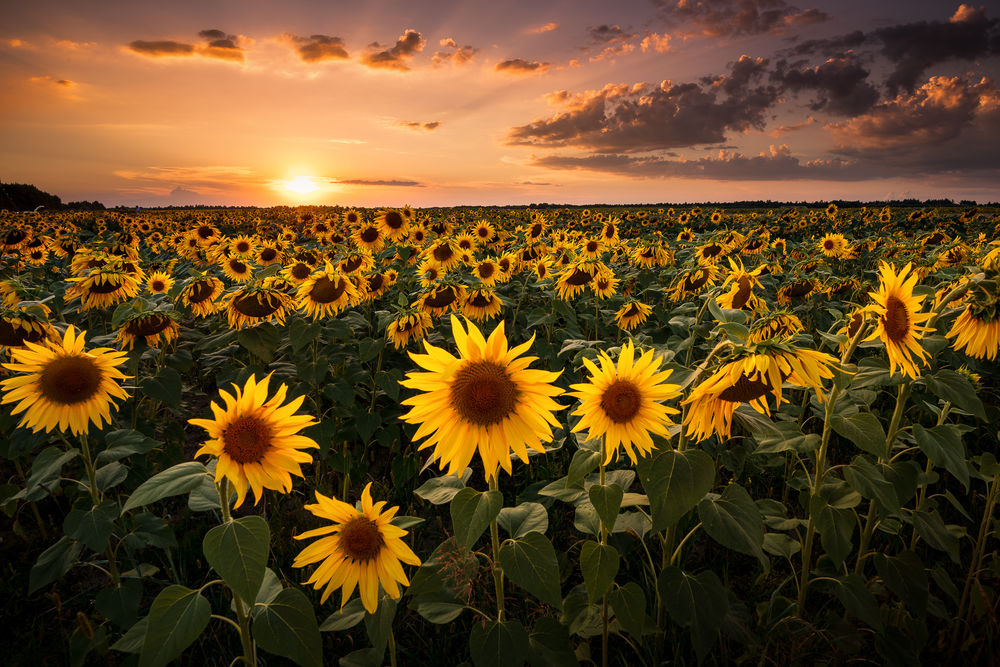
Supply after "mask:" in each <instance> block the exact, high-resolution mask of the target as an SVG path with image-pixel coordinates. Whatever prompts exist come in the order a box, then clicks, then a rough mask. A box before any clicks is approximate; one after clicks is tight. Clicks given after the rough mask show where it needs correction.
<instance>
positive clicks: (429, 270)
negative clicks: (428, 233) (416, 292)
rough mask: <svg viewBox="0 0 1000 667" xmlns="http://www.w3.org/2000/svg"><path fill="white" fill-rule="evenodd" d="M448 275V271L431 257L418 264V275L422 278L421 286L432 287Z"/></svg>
mask: <svg viewBox="0 0 1000 667" xmlns="http://www.w3.org/2000/svg"><path fill="white" fill-rule="evenodd" d="M446 275H448V272H447V271H445V270H444V269H442V268H441V267H440V266H438V265H437V264H435V263H434V262H433V261H432V260H431V259H430V258H429V257H428V258H425V259H423V260H422V261H421V262H420V264H419V265H418V266H417V277H418V278H419V279H420V286H421V287H432V286H434V285H436V284H437V282H438V281H439V280H441V279H442V278H444V277H445V276H446Z"/></svg>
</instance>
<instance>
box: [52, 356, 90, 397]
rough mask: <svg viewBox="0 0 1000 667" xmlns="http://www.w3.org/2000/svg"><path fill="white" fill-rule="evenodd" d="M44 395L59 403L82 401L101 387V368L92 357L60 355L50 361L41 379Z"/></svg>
mask: <svg viewBox="0 0 1000 667" xmlns="http://www.w3.org/2000/svg"><path fill="white" fill-rule="evenodd" d="M39 385H40V389H41V392H42V396H44V397H45V398H47V399H48V400H49V401H51V402H52V403H56V404H59V405H75V404H76V403H82V402H84V401H86V400H87V399H89V398H90V397H91V396H93V395H94V394H96V393H97V390H98V389H100V387H101V369H100V368H98V367H97V364H96V363H94V361H93V360H92V359H91V358H90V357H84V356H73V357H58V358H56V359H53V360H52V361H50V362H48V363H47V364H46V365H45V369H44V370H43V371H42V373H41V379H40V380H39Z"/></svg>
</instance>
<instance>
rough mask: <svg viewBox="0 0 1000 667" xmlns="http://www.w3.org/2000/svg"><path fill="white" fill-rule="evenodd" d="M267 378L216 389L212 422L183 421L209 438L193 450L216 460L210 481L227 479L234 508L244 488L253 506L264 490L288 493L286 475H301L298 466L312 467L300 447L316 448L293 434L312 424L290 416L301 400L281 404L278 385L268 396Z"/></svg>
mask: <svg viewBox="0 0 1000 667" xmlns="http://www.w3.org/2000/svg"><path fill="white" fill-rule="evenodd" d="M270 381H271V376H270V375H268V376H267V377H265V378H264V379H263V380H261V381H260V382H257V381H256V378H255V377H254V376H253V375H251V376H250V377H249V379H247V381H246V384H244V385H243V387H239V386H237V385H235V384H234V385H233V389H234V390H235V391H234V393H233V394H230V393H229V392H227V391H224V390H220V391H219V395H220V396H221V397H222V400H223V402H224V405H222V406H220V405H217V404H216V403H215V401H212V405H211V408H212V414H213V415H214V417H213V418H212V419H189V420H188V421H189V422H190V423H191V424H194V425H195V426H200V427H202V428H204V429H205V430H206V431H208V437H209V439H208V440H207V441H205V443H204V444H203V445H202V447H201V448H200V449H199V450H198V451H197V452H195V457H198V456H201V455H203V454H208V455H210V456H214V457H216V458H217V459H218V462H217V463H216V467H215V481H216V482H220V481H222V479H223V478H226V479H228V480H229V482H230V483H231V484H232V485H233V488H234V489H235V490H236V505H235V507H239V506H240V505H242V504H243V500H244V498H245V497H246V494H247V489H248V488H249V489H253V493H254V497H255V498H256V502H260V499H261V498H262V497H263V495H264V489H274V490H276V491H281V492H283V493H288V492H289V491H291V489H292V478H291V475H297V476H299V477H302V470H301V467H300V466H301V464H303V463H312V455H311V454H309V453H308V452H304V451H301V450H303V449H318V448H319V445H318V444H317V443H316V442H315V441H314V440H313V439H312V438H307V437H306V436H304V435H299V431H301V430H302V429H304V428H307V427H309V426H314V425H315V424H316V423H317V422H316V421H314V420H313V418H312V417H310V416H309V415H296V414H295V413H296V411H298V409H299V408H300V407H301V406H302V401H303V400H304V399H305V397H304V396H299V397H298V398H296V399H293V400H292V401H291V402H289V403H287V404H285V405H282V403H284V402H285V395H286V393H287V391H288V387H287V386H285V385H284V384H282V385H281V386H280V387H278V391H277V392H275V394H274V396H273V397H271V398H268V384H269V383H270Z"/></svg>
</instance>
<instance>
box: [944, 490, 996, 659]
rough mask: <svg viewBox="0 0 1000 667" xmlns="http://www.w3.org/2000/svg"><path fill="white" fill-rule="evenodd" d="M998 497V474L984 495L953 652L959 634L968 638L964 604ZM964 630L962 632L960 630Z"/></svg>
mask: <svg viewBox="0 0 1000 667" xmlns="http://www.w3.org/2000/svg"><path fill="white" fill-rule="evenodd" d="M998 497H1000V474H994V475H993V480H992V481H991V482H990V486H989V490H988V491H987V493H986V508H985V510H984V512H983V519H982V521H981V522H980V523H979V534H978V535H977V536H976V546H975V548H974V549H973V551H972V560H971V561H970V562H969V573H968V574H967V575H966V576H965V586H963V587H962V598H961V600H959V603H958V612H957V613H956V614H955V619H956V622H955V628H954V630H953V631H952V635H951V646H952V650H953V651H954V650H955V649H956V648H958V638H959V634H960V633H961V636H962V641H963V642H964V641H965V639H966V638H967V637H968V636H969V623H968V620H967V619H966V616H968V615H969V614H971V613H972V607H971V605H970V606H969V609H968V611H966V604H968V603H969V596H970V594H971V593H972V582H973V581H975V580H977V579H978V577H979V571H980V569H981V567H982V562H983V552H984V551H985V549H986V538H988V537H989V535H990V530H989V527H990V524H991V523H992V522H993V510H994V509H995V508H996V504H997V498H998ZM963 627H964V628H965V629H964V630H962V628H963Z"/></svg>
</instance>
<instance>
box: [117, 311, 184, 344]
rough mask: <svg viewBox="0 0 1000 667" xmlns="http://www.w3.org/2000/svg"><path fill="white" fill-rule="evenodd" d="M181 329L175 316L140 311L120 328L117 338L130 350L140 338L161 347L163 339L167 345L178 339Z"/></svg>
mask: <svg viewBox="0 0 1000 667" xmlns="http://www.w3.org/2000/svg"><path fill="white" fill-rule="evenodd" d="M179 329H180V327H179V326H178V325H177V322H176V321H175V320H174V318H173V317H171V316H170V315H168V314H166V313H162V312H160V313H150V312H146V313H140V314H137V315H135V316H133V317H130V318H129V319H128V320H127V321H126V322H125V323H124V324H123V325H122V326H121V328H119V329H118V337H117V338H116V339H115V340H116V342H118V343H121V344H124V345H125V346H126V347H128V349H130V350H131V349H132V347H133V346H134V345H135V342H136V341H137V340H139V339H140V338H142V339H144V340H145V341H146V345H148V346H149V347H159V346H160V340H161V339H162V340H163V343H164V344H166V345H169V344H170V343H171V342H172V341H174V340H176V339H177V332H178V330H179Z"/></svg>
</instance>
